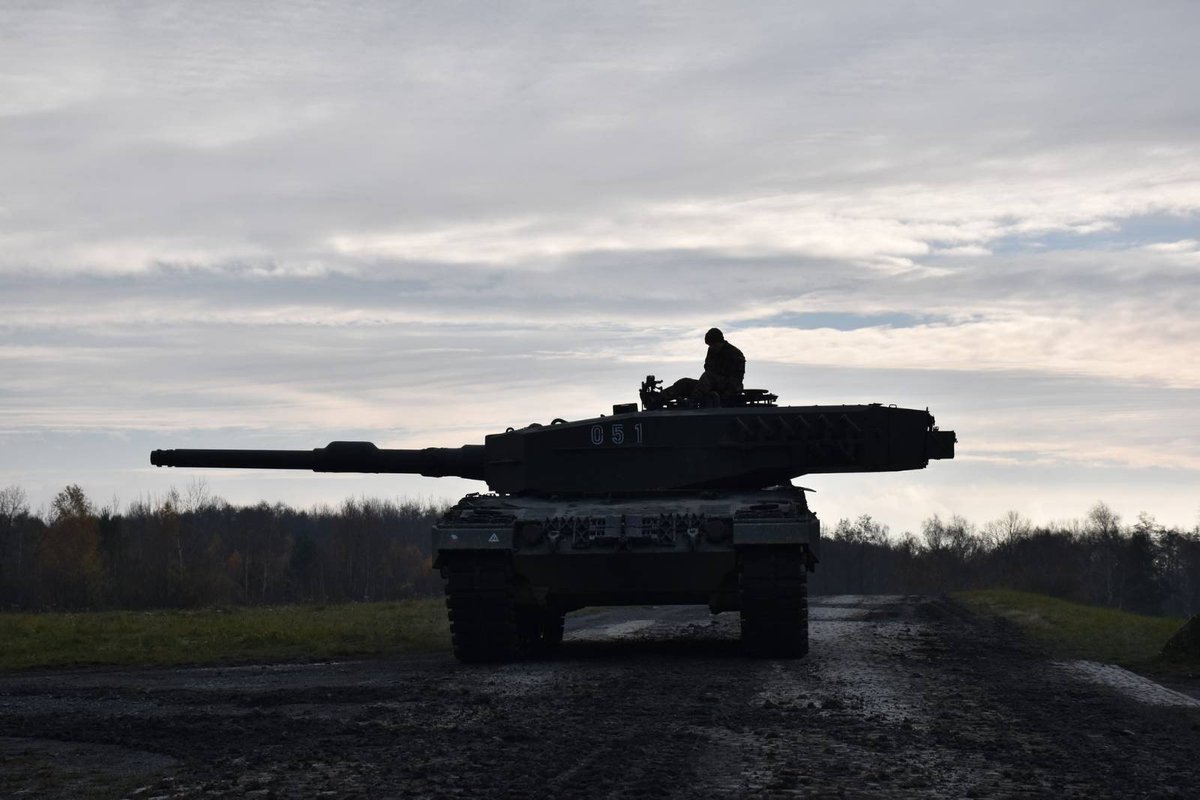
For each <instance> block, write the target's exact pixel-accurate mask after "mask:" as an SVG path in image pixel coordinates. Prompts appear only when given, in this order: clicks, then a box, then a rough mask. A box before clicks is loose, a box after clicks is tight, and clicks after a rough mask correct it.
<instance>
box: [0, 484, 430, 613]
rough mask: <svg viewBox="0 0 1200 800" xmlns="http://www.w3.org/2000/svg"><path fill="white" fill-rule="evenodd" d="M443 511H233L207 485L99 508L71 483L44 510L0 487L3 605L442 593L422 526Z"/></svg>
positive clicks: (353, 502)
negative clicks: (35, 509)
mask: <svg viewBox="0 0 1200 800" xmlns="http://www.w3.org/2000/svg"><path fill="white" fill-rule="evenodd" d="M442 511H443V509H442V508H439V507H435V506H430V505H422V504H418V503H408V502H393V501H389V500H376V499H368V498H359V499H349V500H346V501H345V502H344V503H342V504H341V505H340V506H339V507H337V508H329V507H323V506H322V507H316V508H313V509H310V510H307V511H302V510H297V509H294V508H291V507H290V506H286V505H283V504H275V505H271V504H268V503H265V502H264V503H259V504H257V505H253V506H234V505H231V504H229V503H227V502H225V501H223V500H221V499H219V498H214V497H212V496H210V494H209V493H208V491H207V488H206V487H205V485H204V484H203V483H196V484H193V485H192V486H191V487H189V489H188V490H187V491H185V492H183V493H181V492H178V491H176V490H172V491H171V492H168V493H167V495H166V496H165V497H163V498H159V499H156V500H153V501H148V500H139V501H137V502H134V503H132V504H130V505H129V507H128V508H126V509H125V510H123V511H118V510H117V509H115V508H114V507H111V506H110V507H103V508H100V507H97V506H96V505H95V504H94V503H93V502H92V501H91V499H89V498H88V497H87V495H86V494H85V493H84V491H83V490H82V489H80V487H78V486H74V485H72V486H67V487H66V488H65V489H63V490H62V491H61V492H59V493H58V494H57V495H56V496H55V497H54V499H53V500H52V501H51V503H50V506H49V509H48V510H46V511H44V512H42V513H41V514H33V513H31V512H30V509H29V505H28V503H27V501H26V496H25V493H24V492H23V491H22V490H21V489H20V488H19V487H12V486H10V487H8V488H7V489H3V490H0V606H2V607H7V608H23V609H84V608H123V609H148V608H195V607H203V606H214V605H215V606H220V605H267V604H278V603H327V602H345V601H370V600H396V599H401V598H405V597H411V596H414V595H431V594H436V593H438V592H440V591H441V581H440V578H439V576H438V575H437V574H436V573H435V572H434V571H433V568H432V563H431V558H430V541H429V530H430V527H431V526H432V525H433V523H434V522H435V521H436V519H437V518H438V516H440V514H441V513H442Z"/></svg>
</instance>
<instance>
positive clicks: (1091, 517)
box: [810, 503, 1200, 616]
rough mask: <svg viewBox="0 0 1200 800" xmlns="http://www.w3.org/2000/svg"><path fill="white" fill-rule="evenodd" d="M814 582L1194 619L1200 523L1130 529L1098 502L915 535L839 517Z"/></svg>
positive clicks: (936, 523)
mask: <svg viewBox="0 0 1200 800" xmlns="http://www.w3.org/2000/svg"><path fill="white" fill-rule="evenodd" d="M820 555H821V563H820V565H819V566H818V568H817V571H816V572H815V573H814V574H813V575H812V576H811V578H810V581H811V583H810V591H812V592H814V593H818V594H897V593H898V594H910V593H911V594H931V593H942V592H953V591H963V590H969V589H997V588H1003V589H1018V590H1022V591H1028V592H1037V593H1039V594H1047V595H1051V596H1054V597H1061V598H1063V599H1066V600H1073V601H1076V602H1080V603H1088V604H1091V605H1101V606H1108V607H1110V608H1119V609H1124V610H1127V611H1133V612H1137V613H1141V614H1166V615H1170V616H1187V615H1191V614H1197V613H1200V525H1198V526H1196V527H1195V528H1193V529H1192V530H1190V531H1184V530H1179V529H1177V528H1168V527H1166V526H1163V525H1160V524H1159V523H1158V522H1156V521H1155V519H1154V518H1153V517H1152V516H1150V515H1149V514H1146V513H1142V514H1139V515H1138V519H1137V521H1136V522H1134V523H1133V524H1131V525H1124V524H1122V522H1121V519H1120V517H1119V516H1118V515H1117V514H1116V513H1114V512H1113V510H1112V509H1111V508H1109V507H1108V506H1107V505H1105V504H1104V503H1097V504H1096V505H1094V506H1093V507H1092V508H1091V509H1090V510H1089V511H1088V513H1087V515H1086V516H1085V517H1084V518H1083V519H1081V520H1071V521H1069V522H1064V523H1055V524H1050V525H1035V524H1034V523H1033V521H1032V520H1030V519H1028V518H1026V517H1024V516H1022V515H1021V514H1018V513H1017V512H1015V511H1010V512H1008V514H1006V515H1005V516H1004V517H1002V518H1000V519H998V520H993V521H991V522H988V523H986V524H984V525H983V526H977V525H975V524H974V523H972V522H970V521H968V520H966V519H964V518H963V517H961V516H957V515H955V516H953V517H951V518H950V519H948V520H943V519H941V518H940V517H937V516H934V517H931V518H929V519H927V520H925V522H924V523H923V524H922V526H921V532H920V534H919V535H915V534H913V533H904V534H902V535H900V536H898V537H897V536H891V535H889V532H888V528H887V526H886V525H883V524H882V523H880V522H878V521H876V520H874V519H872V518H871V517H870V516H862V517H859V518H858V519H856V520H846V519H843V520H841V521H839V522H838V523H837V525H836V526H835V527H834V529H833V531H832V532H831V533H828V534H827V535H826V536H825V537H824V538H823V540H822V543H821V554H820Z"/></svg>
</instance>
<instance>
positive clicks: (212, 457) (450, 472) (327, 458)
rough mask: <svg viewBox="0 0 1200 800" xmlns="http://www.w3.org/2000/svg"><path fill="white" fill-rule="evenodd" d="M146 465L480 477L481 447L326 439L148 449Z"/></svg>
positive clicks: (477, 478)
mask: <svg viewBox="0 0 1200 800" xmlns="http://www.w3.org/2000/svg"><path fill="white" fill-rule="evenodd" d="M150 463H151V464H153V465H154V466H156V467H216V468H219V469H310V470H312V471H313V472H381V473H411V474H414V475H427V476H430V477H435V478H440V477H445V476H456V477H459V478H470V479H474V480H483V466H484V446H483V445H481V444H468V445H464V446H462V447H427V448H425V449H423V450H387V449H382V448H379V447H376V446H375V445H374V444H372V443H371V442H330V443H329V445H328V446H326V447H318V448H315V449H313V450H155V451H153V452H151V453H150Z"/></svg>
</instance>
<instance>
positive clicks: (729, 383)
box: [663, 328, 746, 406]
mask: <svg viewBox="0 0 1200 800" xmlns="http://www.w3.org/2000/svg"><path fill="white" fill-rule="evenodd" d="M704 343H705V344H707V345H708V356H707V357H705V359H704V374H703V375H701V376H700V380H696V379H695V378H680V379H679V380H677V381H675V383H673V384H672V385H671V386H668V387H667V388H666V389H665V390H663V399H664V400H672V399H680V398H685V397H686V398H689V399H690V400H691V401H692V402H694V403H696V404H698V405H702V406H717V405H725V404H727V403H728V401H729V400H731V399H733V398H735V397H736V396H737V395H739V394H741V392H742V378H743V377H744V376H745V374H746V357H745V356H744V355H742V351H741V350H739V349H737V348H736V347H734V346H733V345H732V344H730V343H729V342H727V341H725V334H723V333H721V329H720V328H710V329H709V331H708V333H706V334H704Z"/></svg>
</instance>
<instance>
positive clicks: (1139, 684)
mask: <svg viewBox="0 0 1200 800" xmlns="http://www.w3.org/2000/svg"><path fill="white" fill-rule="evenodd" d="M1054 666H1056V667H1058V668H1059V669H1064V670H1066V671H1067V672H1070V673H1072V674H1073V675H1076V676H1077V677H1080V678H1083V679H1084V680H1087V681H1091V682H1092V683H1097V684H1100V685H1102V686H1108V687H1110V688H1112V689H1116V690H1117V691H1119V692H1121V693H1122V694H1124V695H1126V696H1127V697H1131V698H1133V699H1134V700H1139V701H1141V702H1143V703H1147V704H1149V705H1155V706H1178V707H1181V708H1200V700H1197V699H1196V698H1194V697H1188V696H1187V695H1186V694H1183V693H1182V692H1177V691H1175V690H1174V689H1168V688H1167V687H1166V686H1163V685H1162V684H1160V683H1155V682H1154V681H1152V680H1150V679H1149V678H1146V677H1143V676H1141V675H1138V674H1137V673H1135V672H1130V671H1129V670H1127V669H1122V668H1121V667H1118V666H1116V665H1115V664H1101V663H1099V662H1096V661H1056V662H1054Z"/></svg>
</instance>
